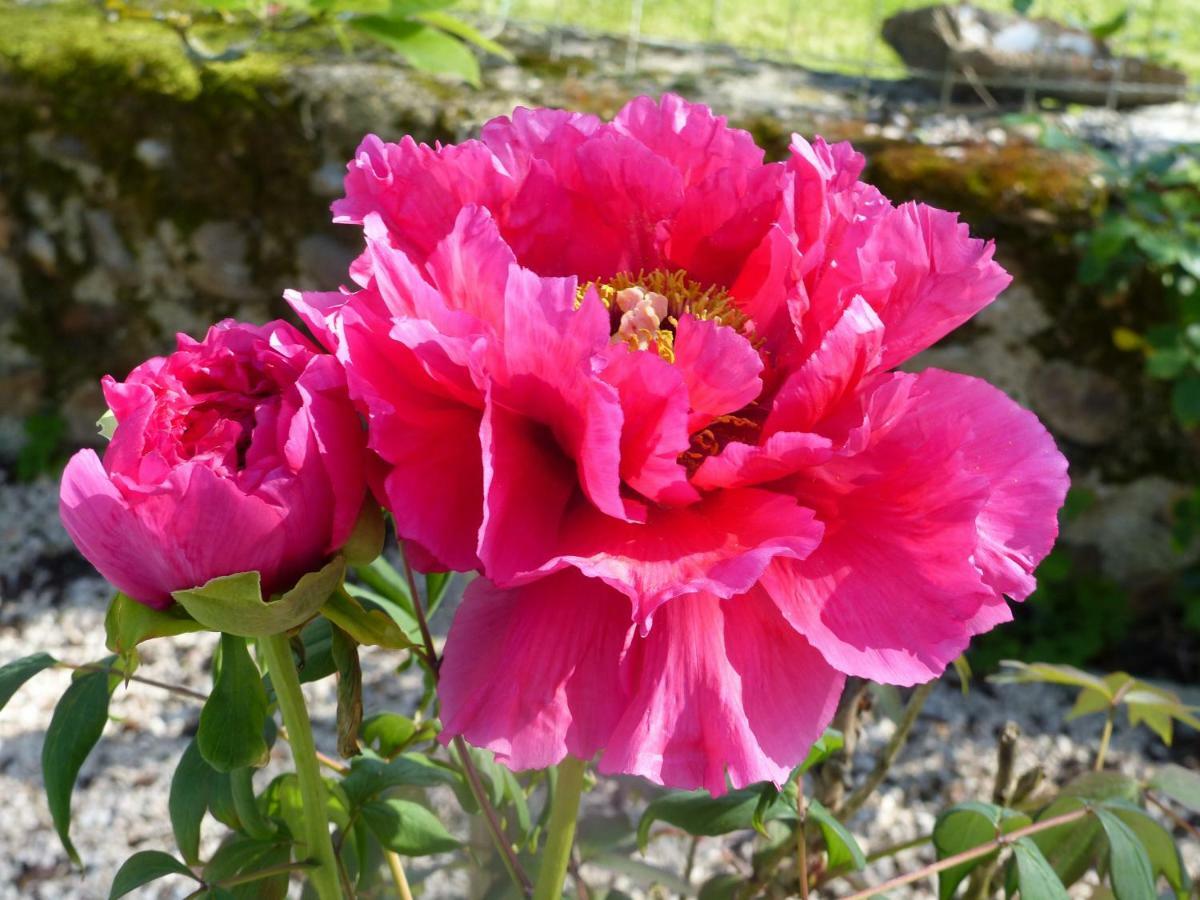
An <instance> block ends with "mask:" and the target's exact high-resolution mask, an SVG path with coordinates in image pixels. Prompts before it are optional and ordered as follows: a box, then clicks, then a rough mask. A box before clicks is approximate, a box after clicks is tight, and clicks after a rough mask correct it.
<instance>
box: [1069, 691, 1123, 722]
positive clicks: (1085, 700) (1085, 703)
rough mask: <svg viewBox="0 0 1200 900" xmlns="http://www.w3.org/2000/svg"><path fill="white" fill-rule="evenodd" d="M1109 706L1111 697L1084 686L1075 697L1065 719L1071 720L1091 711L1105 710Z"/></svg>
mask: <svg viewBox="0 0 1200 900" xmlns="http://www.w3.org/2000/svg"><path fill="white" fill-rule="evenodd" d="M1111 708H1112V698H1111V697H1108V696H1106V695H1105V694H1102V693H1101V692H1100V691H1096V690H1093V689H1092V688H1086V689H1084V690H1082V691H1080V692H1079V696H1078V697H1076V698H1075V705H1074V706H1072V707H1071V711H1070V712H1069V713H1067V721H1068V722H1071V721H1073V720H1075V719H1078V718H1080V717H1081V716H1088V715H1091V714H1092V713H1098V712H1107V711H1108V710H1109V709H1111Z"/></svg>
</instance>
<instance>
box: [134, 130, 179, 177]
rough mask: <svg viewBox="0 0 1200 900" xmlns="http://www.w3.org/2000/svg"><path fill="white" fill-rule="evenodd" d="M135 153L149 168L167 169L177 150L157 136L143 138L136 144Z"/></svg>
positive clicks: (139, 160)
mask: <svg viewBox="0 0 1200 900" xmlns="http://www.w3.org/2000/svg"><path fill="white" fill-rule="evenodd" d="M133 155H134V156H136V157H137V160H138V162H140V163H141V164H142V165H143V166H145V167H146V168H147V169H154V170H158V169H165V168H166V167H167V166H168V165H170V163H171V159H172V158H173V157H174V155H175V152H174V150H172V149H171V145H170V144H169V143H167V142H166V141H160V140H158V139H157V138H142V139H141V140H140V141H138V142H137V144H135V145H134V148H133Z"/></svg>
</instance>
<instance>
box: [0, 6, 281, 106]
mask: <svg viewBox="0 0 1200 900" xmlns="http://www.w3.org/2000/svg"><path fill="white" fill-rule="evenodd" d="M0 66H3V68H4V69H6V70H8V71H10V72H15V73H19V74H21V75H24V76H26V77H30V78H33V79H35V80H36V81H38V82H41V83H44V84H47V85H50V84H54V85H61V86H63V87H64V88H69V89H70V91H69V93H64V95H63V98H62V99H63V100H64V101H67V102H68V103H70V104H78V103H80V102H82V101H85V100H86V99H88V98H91V97H96V96H97V95H105V94H107V92H108V91H110V90H113V89H119V90H135V91H150V92H154V93H157V94H160V95H162V96H165V97H173V98H176V99H179V100H191V99H194V98H196V97H197V96H199V95H200V94H201V92H202V91H204V90H205V89H206V87H208V88H217V89H220V90H224V91H232V92H234V93H242V94H245V93H246V92H247V91H253V90H255V89H256V88H257V87H258V86H260V85H262V84H263V83H269V82H271V81H273V80H274V79H276V78H277V77H278V75H279V72H280V67H281V60H280V58H279V57H278V56H276V55H273V54H270V53H255V54H251V55H249V56H247V57H245V58H244V59H241V60H236V61H234V62H229V63H219V64H213V65H211V66H207V67H205V68H204V69H200V68H198V67H197V66H196V65H194V64H193V63H192V62H191V61H190V60H189V59H188V57H187V54H186V53H185V52H184V49H183V45H182V42H181V41H180V39H179V37H178V36H177V35H176V34H175V33H174V32H173V31H171V30H170V29H169V28H168V27H166V26H165V25H163V24H160V23H158V22H149V21H145V22H142V21H130V20H121V21H117V22H109V21H106V20H105V19H104V17H103V16H102V15H101V14H100V12H99V11H98V10H97V9H96V7H94V6H84V5H77V4H62V5H54V6H37V7H35V6H23V7H15V6H8V5H0ZM68 111H69V107H68Z"/></svg>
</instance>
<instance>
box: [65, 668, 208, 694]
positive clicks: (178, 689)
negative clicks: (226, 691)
mask: <svg viewBox="0 0 1200 900" xmlns="http://www.w3.org/2000/svg"><path fill="white" fill-rule="evenodd" d="M55 665H56V666H58V667H59V668H63V669H74V670H75V671H76V672H107V673H108V674H109V675H120V676H121V678H122V679H124V680H125V681H136V682H138V683H139V684H148V685H150V686H151V687H156V688H161V689H162V690H164V691H170V692H171V693H172V694H178V695H179V696H181V697H189V698H191V699H192V700H200V701H201V702H203V701H205V700H207V699H208V694H202V693H200V692H199V691H193V690H192V689H191V688H186V687H184V686H183V685H181V684H167V683H166V682H165V681H155V680H154V679H153V678H143V677H142V676H141V675H127V674H126V673H125V672H123V671H121V670H120V669H114V668H112V667H111V666H98V665H96V664H95V663H84V664H83V665H81V666H80V665H75V664H74V663H69V662H62V661H59V662H57V663H55Z"/></svg>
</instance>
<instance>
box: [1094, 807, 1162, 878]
mask: <svg viewBox="0 0 1200 900" xmlns="http://www.w3.org/2000/svg"><path fill="white" fill-rule="evenodd" d="M1095 814H1096V818H1097V819H1098V820H1099V822H1100V826H1101V827H1102V828H1103V829H1104V834H1105V836H1106V837H1107V838H1108V870H1109V879H1110V881H1111V883H1112V887H1113V893H1115V894H1116V895H1117V900H1158V892H1157V891H1155V890H1154V870H1153V868H1152V867H1151V865H1150V857H1149V856H1147V854H1146V849H1145V848H1144V847H1143V846H1142V844H1141V841H1139V840H1138V837H1137V835H1136V834H1134V833H1133V830H1132V829H1130V827H1129V826H1128V825H1126V824H1125V823H1124V822H1123V821H1121V819H1119V818H1118V817H1117V815H1116V814H1115V813H1113V812H1111V811H1109V810H1107V809H1104V808H1102V807H1101V808H1097V809H1096V810H1095Z"/></svg>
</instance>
